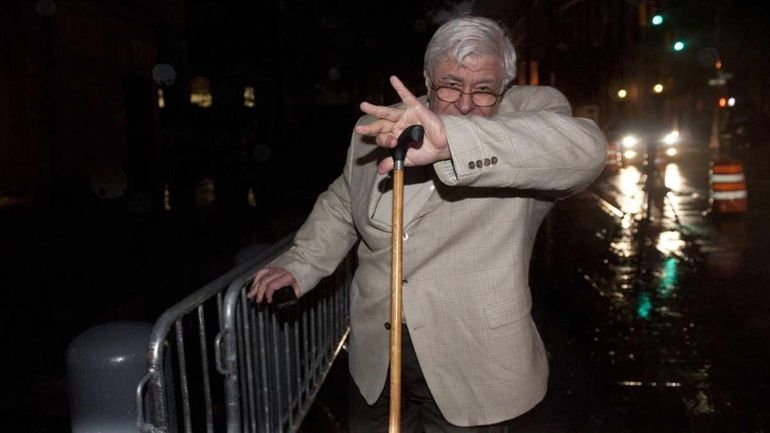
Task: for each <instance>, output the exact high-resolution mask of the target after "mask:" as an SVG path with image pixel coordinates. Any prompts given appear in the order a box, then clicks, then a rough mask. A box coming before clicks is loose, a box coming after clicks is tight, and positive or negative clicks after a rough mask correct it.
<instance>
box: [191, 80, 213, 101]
mask: <svg viewBox="0 0 770 433" xmlns="http://www.w3.org/2000/svg"><path fill="white" fill-rule="evenodd" d="M213 102H214V100H213V98H212V97H211V85H210V84H209V80H208V78H206V77H194V78H192V79H191V80H190V103H191V104H195V105H197V106H199V107H201V108H207V107H211V104H212V103H213Z"/></svg>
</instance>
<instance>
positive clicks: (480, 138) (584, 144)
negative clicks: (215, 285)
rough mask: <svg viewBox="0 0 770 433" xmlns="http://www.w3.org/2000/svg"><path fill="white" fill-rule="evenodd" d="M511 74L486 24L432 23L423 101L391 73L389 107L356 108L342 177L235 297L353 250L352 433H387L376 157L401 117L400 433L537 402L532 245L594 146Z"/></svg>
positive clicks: (540, 390)
mask: <svg viewBox="0 0 770 433" xmlns="http://www.w3.org/2000/svg"><path fill="white" fill-rule="evenodd" d="M515 71H516V55H515V52H514V49H513V46H512V44H511V42H510V40H509V38H508V37H507V35H506V34H505V31H504V30H503V29H502V28H501V27H500V26H499V25H497V24H496V23H495V22H493V21H491V20H488V19H484V18H478V17H463V18H458V19H454V20H452V21H449V22H448V23H446V24H444V25H443V26H442V27H441V28H439V29H438V31H437V32H436V33H435V35H434V36H433V38H432V39H431V41H430V43H429V44H428V47H427V49H426V53H425V70H424V75H425V85H426V87H427V89H428V95H427V99H426V98H416V97H415V96H413V95H412V93H410V91H409V90H408V89H407V88H406V87H405V86H404V85H403V84H402V83H401V81H399V80H398V78H396V77H391V79H390V82H391V84H392V86H393V88H394V89H395V90H396V92H397V93H398V95H399V96H400V97H401V99H402V101H403V103H402V104H399V105H397V106H391V107H384V106H376V105H372V104H369V103H366V102H364V103H362V104H361V109H362V110H363V111H364V112H366V113H367V115H366V116H364V117H363V118H362V119H361V120H360V121H359V122H358V124H357V125H356V127H355V132H354V134H353V136H352V139H351V143H350V147H349V150H348V157H347V162H346V165H345V168H344V172H343V173H342V175H341V176H340V177H339V178H337V179H336V180H335V181H334V182H333V183H332V184H331V185H330V186H329V189H328V190H327V191H326V192H324V193H323V194H321V195H320V196H319V198H318V200H317V202H316V204H315V207H314V208H313V211H312V213H311V214H310V216H309V217H308V219H307V221H306V222H305V224H304V225H303V226H302V228H300V230H299V231H298V232H297V235H296V237H295V239H294V245H293V246H292V248H291V249H290V250H289V251H287V252H286V253H285V254H283V255H282V256H281V257H279V258H278V259H277V260H275V261H274V262H273V263H271V264H270V266H268V267H265V268H264V269H262V270H260V271H259V272H258V273H257V274H256V276H255V279H254V283H253V286H252V288H251V290H250V292H249V296H250V297H254V298H255V299H256V301H258V302H261V301H262V300H263V299H266V300H267V301H268V302H270V301H271V298H272V294H273V292H274V291H275V290H277V289H278V288H280V287H283V286H287V285H291V286H292V287H294V290H295V291H296V293H297V295H300V296H301V295H302V294H304V293H306V292H307V291H308V290H311V289H312V288H313V287H314V286H315V285H316V284H317V283H318V281H319V280H320V279H321V278H322V277H324V276H326V275H329V274H330V273H331V272H332V271H333V270H334V269H335V268H336V266H337V265H338V264H339V263H340V261H341V260H342V259H343V258H344V257H345V255H346V254H347V253H348V251H349V250H350V248H352V247H353V246H354V244H356V242H357V241H360V242H359V243H358V247H357V248H358V249H357V254H358V269H357V270H356V273H355V277H354V278H353V282H352V288H351V300H350V302H351V305H350V308H351V323H350V326H351V333H350V344H349V347H350V372H351V374H352V377H353V379H354V381H355V383H356V385H357V386H358V391H357V392H354V395H351V396H350V398H351V399H353V407H354V408H355V409H354V416H353V417H352V420H351V427H352V430H353V431H365V432H374V431H386V430H387V421H388V419H387V418H388V395H387V394H388V389H387V387H386V386H385V383H386V381H387V376H388V366H389V359H388V358H389V331H388V329H389V328H390V326H393V325H391V324H390V323H388V320H389V308H390V305H389V304H390V298H389V291H390V279H389V275H390V247H391V243H390V231H391V221H390V219H391V213H390V203H391V194H392V192H391V189H390V185H389V182H388V180H389V178H388V172H389V171H390V170H391V168H392V166H393V161H392V159H391V158H390V157H389V156H388V148H390V147H393V146H394V145H395V144H396V137H398V135H399V134H400V133H401V131H403V130H404V129H405V128H406V127H408V126H410V125H413V124H421V125H423V127H424V128H425V139H424V142H423V145H422V146H421V147H419V148H411V149H409V150H408V152H407V154H406V161H405V163H406V166H407V167H408V168H407V169H406V173H405V176H406V183H407V185H406V187H405V192H404V194H405V199H404V202H405V210H404V247H403V252H404V255H403V263H404V265H403V266H404V270H403V275H404V277H405V279H404V289H403V290H404V291H403V313H404V323H403V324H402V326H403V327H404V348H403V350H404V354H403V396H402V402H403V403H402V405H403V408H402V416H403V417H402V424H403V426H402V428H403V430H404V431H422V430H423V429H425V431H486V430H485V428H486V427H484V426H488V425H492V424H496V423H500V422H503V421H505V420H509V419H511V418H514V417H517V416H519V415H521V414H523V413H525V412H527V411H528V410H530V409H531V408H532V407H534V406H535V405H536V404H537V403H538V402H539V401H541V400H542V398H543V397H544V395H545V392H546V385H547V379H548V364H547V360H546V354H545V350H544V347H543V342H542V340H541V339H540V336H539V334H538V332H537V330H536V328H535V324H534V322H533V320H532V317H531V315H530V309H531V306H532V300H531V295H530V290H529V286H528V270H529V261H530V256H531V253H532V246H533V243H534V240H535V235H536V233H537V230H538V227H539V226H540V223H541V222H542V220H543V218H544V217H545V215H546V214H547V213H548V211H549V210H550V209H551V207H552V206H553V202H554V200H555V199H557V198H559V197H564V196H566V195H568V194H570V193H574V192H576V191H578V190H580V189H583V188H585V187H586V186H588V185H589V184H590V183H591V182H592V181H593V180H594V179H595V178H596V177H597V176H598V174H599V172H600V170H601V169H602V167H603V165H604V161H605V159H606V143H605V141H604V139H603V138H602V134H601V133H600V131H599V129H598V128H597V127H596V125H595V124H593V123H592V122H591V121H590V120H586V119H580V118H573V117H572V116H571V112H570V106H569V103H568V102H567V100H566V99H565V98H564V96H563V95H562V94H561V93H559V92H558V91H557V90H555V89H553V88H549V87H532V86H511V84H512V80H513V78H514V76H515ZM372 138H374V140H372ZM372 141H375V142H376V144H375V143H372ZM394 325H395V324H394ZM395 326H398V325H395ZM359 393H360V395H359ZM356 400H358V401H359V404H358V406H356ZM364 401H365V403H364ZM474 426H475V427H474Z"/></svg>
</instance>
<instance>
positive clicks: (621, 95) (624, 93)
mask: <svg viewBox="0 0 770 433" xmlns="http://www.w3.org/2000/svg"><path fill="white" fill-rule="evenodd" d="M626 96H628V91H626V89H620V90H618V98H620V99H625V98H626Z"/></svg>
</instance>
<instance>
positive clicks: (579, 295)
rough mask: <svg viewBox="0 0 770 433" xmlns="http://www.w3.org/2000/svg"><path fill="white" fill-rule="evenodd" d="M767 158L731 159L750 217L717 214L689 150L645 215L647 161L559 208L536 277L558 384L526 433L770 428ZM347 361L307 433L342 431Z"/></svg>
mask: <svg viewBox="0 0 770 433" xmlns="http://www.w3.org/2000/svg"><path fill="white" fill-rule="evenodd" d="M768 156H770V149H768V148H766V147H765V148H752V149H737V150H734V151H732V152H731V157H732V158H734V159H735V160H737V161H739V162H742V164H743V168H744V170H745V175H746V178H747V182H748V191H749V192H748V204H749V206H748V212H747V213H737V214H718V213H715V212H709V208H710V206H709V175H708V173H709V164H710V162H711V160H712V156H711V152H710V151H708V150H706V149H703V148H687V147H685V148H684V149H683V150H682V152H681V153H680V155H679V156H678V158H676V159H672V160H671V161H670V162H669V163H668V164H666V165H663V164H661V165H660V166H659V170H660V173H661V177H660V180H659V182H658V183H657V184H655V182H651V184H649V185H648V188H650V189H651V190H652V195H651V206H652V212H651V213H650V218H649V220H646V219H645V218H644V210H645V197H646V195H645V186H644V179H645V175H644V173H643V168H642V167H641V166H625V167H623V168H621V169H620V170H618V171H617V172H616V173H605V175H603V176H602V178H600V179H599V180H598V181H597V182H596V183H595V184H594V186H593V188H592V189H591V190H590V191H588V192H585V193H582V194H579V195H577V196H574V197H571V198H569V199H568V200H565V201H563V202H561V203H559V204H558V205H557V207H556V208H555V210H554V212H553V213H552V215H551V217H550V218H549V219H548V220H547V221H546V222H545V223H544V227H543V230H542V231H541V236H540V238H539V241H538V248H537V250H536V254H535V258H534V259H533V276H532V288H533V293H534V295H535V299H536V301H535V307H534V315H535V319H536V321H537V322H538V325H539V328H540V330H541V333H542V335H543V338H544V341H545V343H546V347H547V348H548V350H549V355H550V357H551V359H550V362H551V383H550V390H549V394H548V395H547V397H546V399H545V400H544V401H543V402H542V403H541V404H540V405H539V406H538V407H537V408H536V409H535V410H533V411H532V412H531V413H530V414H528V415H527V416H525V419H523V420H522V421H523V422H522V424H523V426H524V427H523V428H524V429H525V430H524V431H533V432H608V433H609V432H765V431H768V429H770V405H768V404H767V399H766V395H765V394H766V393H767V390H768V385H769V384H770V373H769V372H768V369H767V361H768V360H770V344H769V343H770V323H769V322H768V321H767V317H768V313H770V293H768V289H767V288H768V287H769V286H770V285H769V284H768V283H770V275H769V273H768V266H767V264H768V262H767V258H766V251H767V248H766V245H768V242H770V239H769V237H770V230H769V229H768V227H767V224H766V222H767V221H768V218H767V216H768V215H770V200H768V197H770V195H768V192H769V191H768V186H770V185H769V183H770V182H769V181H770V176H769V174H770V165H768V161H770V158H768ZM664 183H665V187H666V189H663V188H662V186H663V184H664ZM338 364H339V365H338V368H337V370H338V371H337V372H336V376H335V374H332V378H333V379H331V380H330V381H329V383H327V384H326V385H325V389H324V390H323V392H322V393H321V398H320V400H319V404H317V405H316V408H315V410H314V411H313V412H311V414H310V415H309V417H308V419H307V422H306V426H307V428H306V430H305V431H307V432H312V431H346V430H345V419H344V418H345V408H344V403H343V402H342V400H344V398H343V397H342V396H343V395H344V393H345V388H344V387H343V385H341V382H345V381H346V374H345V371H344V370H345V368H344V364H345V359H344V356H343V357H342V359H341V361H340V362H338ZM335 377H336V379H334V378H335ZM321 426H324V427H321ZM512 431H518V430H512Z"/></svg>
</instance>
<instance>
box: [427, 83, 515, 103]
mask: <svg viewBox="0 0 770 433" xmlns="http://www.w3.org/2000/svg"><path fill="white" fill-rule="evenodd" d="M430 88H431V90H433V91H434V92H436V96H437V97H438V99H440V100H442V101H444V102H449V103H452V104H453V103H455V102H457V101H459V100H460V98H462V96H463V95H471V100H472V101H473V103H474V104H475V105H476V106H477V107H491V106H493V105H495V104H497V100H498V99H499V98H500V97H501V96H503V94H502V93H501V94H497V93H492V92H470V93H468V92H463V91H462V90H460V89H456V88H454V87H443V86H434V85H432V84H431V86H430Z"/></svg>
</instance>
